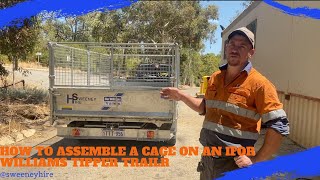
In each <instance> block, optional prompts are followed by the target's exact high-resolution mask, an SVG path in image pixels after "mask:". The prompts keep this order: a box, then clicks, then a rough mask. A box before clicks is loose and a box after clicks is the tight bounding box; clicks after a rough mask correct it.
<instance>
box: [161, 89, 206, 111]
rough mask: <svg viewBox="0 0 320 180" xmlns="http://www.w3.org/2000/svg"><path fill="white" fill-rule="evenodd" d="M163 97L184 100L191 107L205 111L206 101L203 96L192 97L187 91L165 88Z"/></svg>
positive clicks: (162, 91)
mask: <svg viewBox="0 0 320 180" xmlns="http://www.w3.org/2000/svg"><path fill="white" fill-rule="evenodd" d="M160 94H161V97H162V98H164V99H169V100H174V101H182V102H184V103H185V104H186V105H187V106H189V107H190V108H191V109H193V110H194V111H196V112H198V113H204V112H205V101H204V100H203V99H202V98H196V97H192V96H190V95H188V94H186V93H183V92H182V91H181V90H179V89H178V88H172V87H168V88H163V89H162V90H161V92H160Z"/></svg>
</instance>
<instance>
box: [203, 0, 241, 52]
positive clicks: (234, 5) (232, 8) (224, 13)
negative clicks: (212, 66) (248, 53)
mask: <svg viewBox="0 0 320 180" xmlns="http://www.w3.org/2000/svg"><path fill="white" fill-rule="evenodd" d="M243 2H245V1H204V2H201V5H203V6H208V5H216V6H218V13H219V20H218V21H215V23H216V24H217V30H216V32H215V39H216V43H214V44H210V42H209V41H206V42H205V50H204V52H203V54H207V53H214V54H219V53H220V51H221V44H222V40H221V28H220V26H219V25H222V26H223V27H225V28H226V27H228V25H229V24H230V20H231V19H232V18H233V17H235V16H236V14H237V11H239V12H242V11H243V10H244V7H243V5H242V3H243Z"/></svg>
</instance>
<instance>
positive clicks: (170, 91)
mask: <svg viewBox="0 0 320 180" xmlns="http://www.w3.org/2000/svg"><path fill="white" fill-rule="evenodd" d="M160 94H161V98H164V99H170V100H175V101H180V100H181V98H182V95H183V93H182V92H181V90H179V89H178V88H173V87H168V88H163V89H162V90H161V92H160Z"/></svg>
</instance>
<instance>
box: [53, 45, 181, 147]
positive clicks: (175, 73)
mask: <svg viewBox="0 0 320 180" xmlns="http://www.w3.org/2000/svg"><path fill="white" fill-rule="evenodd" d="M48 47H49V56H50V60H49V84H50V85H49V86H50V87H49V92H50V118H51V124H53V125H54V126H55V127H56V128H57V136H60V137H64V138H71V139H80V140H83V139H85V140H86V139H112V140H134V141H156V142H166V143H167V144H168V145H174V144H175V142H176V132H177V119H178V107H177V102H175V101H171V100H165V99H162V98H161V96H160V90H161V89H162V88H163V87H178V86H179V73H180V72H179V65H180V62H179V61H180V60H179V59H180V55H179V47H178V45H177V44H173V43H166V44H164V43H161V44H160V43H159V44H155V43H58V42H50V43H49V44H48Z"/></svg>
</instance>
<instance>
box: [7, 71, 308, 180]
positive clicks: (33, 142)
mask: <svg viewBox="0 0 320 180" xmlns="http://www.w3.org/2000/svg"><path fill="white" fill-rule="evenodd" d="M46 73H47V72H46V71H37V72H36V73H35V74H42V76H34V78H32V80H33V81H36V80H37V78H38V79H39V80H40V81H44V79H45V78H44V77H47V74H46ZM46 83H47V82H44V83H43V82H40V83H39V85H43V84H46ZM184 91H185V92H186V93H189V94H191V95H195V93H196V92H197V91H198V88H188V89H186V90H184ZM17 112H19V110H17ZM43 122H44V123H43V124H39V126H38V131H37V133H36V134H35V135H34V136H32V137H31V138H26V139H24V140H22V141H20V142H17V143H15V145H17V146H45V147H46V146H50V147H52V148H53V149H54V151H55V152H56V150H57V149H58V148H59V147H60V146H63V147H67V146H125V147H127V149H130V147H131V146H136V147H138V150H141V148H142V147H144V146H154V145H155V144H153V143H144V142H128V141H110V140H109V141H107V140H91V141H87V142H85V143H80V142H78V141H77V140H69V139H63V138H61V137H57V136H55V135H56V129H55V128H53V127H50V126H48V120H47V119H46V118H44V120H43ZM202 122H203V117H202V116H199V115H198V113H196V112H194V111H192V110H190V109H189V108H188V107H187V106H186V105H185V104H183V103H179V119H178V130H177V143H176V146H175V147H176V149H177V152H178V153H177V155H175V156H167V158H169V167H123V166H124V163H123V162H121V161H119V163H118V167H92V166H91V167H73V166H72V165H73V161H72V160H71V158H76V156H73V157H68V160H67V162H68V164H67V166H66V167H54V168H53V167H46V168H44V167H16V168H13V167H10V168H1V169H2V171H3V172H38V171H40V172H44V171H45V172H49V173H53V177H52V178H50V179H86V180H87V179H123V180H129V179H130V180H131V179H192V180H193V179H199V173H198V172H197V171H196V168H197V164H198V161H199V159H200V154H201V152H202V148H201V145H200V143H199V141H198V138H199V132H200V129H201V125H202ZM34 128H36V127H34ZM263 137H264V131H262V133H261V137H260V139H259V141H258V142H257V146H256V149H259V148H260V147H261V145H262V143H263ZM183 146H188V147H199V151H198V152H199V155H197V156H196V155H192V156H182V155H180V154H179V151H178V150H179V149H180V148H181V147H183ZM301 150H303V148H302V147H300V146H298V145H296V144H295V143H294V142H293V141H291V140H290V139H289V138H285V139H284V141H283V143H282V146H281V149H280V151H279V152H278V154H277V155H275V156H278V155H284V154H290V153H293V152H298V151H301ZM35 153H36V151H33V154H32V155H31V156H30V157H31V158H40V157H39V156H37V154H35ZM18 157H24V156H18ZM54 157H56V156H53V158H54ZM56 158H59V157H56ZM140 158H143V157H140Z"/></svg>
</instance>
